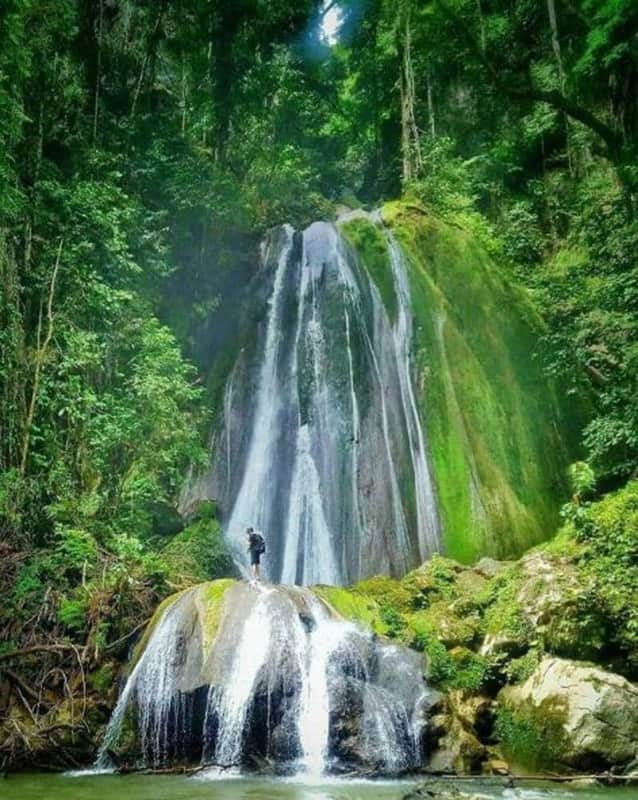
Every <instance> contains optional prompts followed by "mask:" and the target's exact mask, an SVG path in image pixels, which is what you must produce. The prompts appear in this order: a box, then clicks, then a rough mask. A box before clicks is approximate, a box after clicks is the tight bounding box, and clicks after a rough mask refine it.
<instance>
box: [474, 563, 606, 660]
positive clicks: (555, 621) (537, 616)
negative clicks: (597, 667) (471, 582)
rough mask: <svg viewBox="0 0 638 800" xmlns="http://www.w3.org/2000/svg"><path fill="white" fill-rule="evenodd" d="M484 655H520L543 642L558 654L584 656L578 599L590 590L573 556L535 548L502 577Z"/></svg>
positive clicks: (488, 626) (490, 616)
mask: <svg viewBox="0 0 638 800" xmlns="http://www.w3.org/2000/svg"><path fill="white" fill-rule="evenodd" d="M497 580H498V581H499V583H500V585H499V587H498V588H499V591H498V596H497V599H496V602H495V603H494V604H493V605H492V607H491V608H490V610H489V611H488V614H487V630H486V635H485V639H484V641H483V644H482V646H481V650H480V652H481V655H483V656H491V655H494V654H496V653H506V654H508V655H511V656H516V655H521V654H522V653H524V652H525V651H526V650H527V649H528V648H529V647H530V646H532V645H536V644H540V645H541V646H543V647H544V648H546V649H548V650H551V651H552V652H555V653H557V654H559V655H565V656H570V657H574V656H576V657H585V656H588V655H590V654H589V653H588V652H586V651H585V650H584V649H583V648H581V647H580V638H581V637H580V628H579V624H580V623H582V620H580V619H579V606H578V601H579V598H580V596H581V595H582V593H583V592H584V590H585V587H584V586H583V583H582V580H581V579H580V577H579V575H578V571H577V566H576V564H575V562H574V560H573V559H570V558H569V557H567V556H563V555H558V554H556V553H550V552H547V551H544V550H532V551H531V552H530V553H528V554H527V555H526V556H524V557H523V558H522V559H521V560H520V561H519V562H518V563H517V564H515V565H513V566H512V567H511V568H510V569H509V570H508V571H506V572H503V573H501V575H500V576H499V577H498V578H497Z"/></svg>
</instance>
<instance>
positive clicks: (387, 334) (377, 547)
mask: <svg viewBox="0 0 638 800" xmlns="http://www.w3.org/2000/svg"><path fill="white" fill-rule="evenodd" d="M369 221H370V223H371V224H375V225H378V226H379V229H380V231H381V233H382V239H383V241H385V242H386V247H387V258H388V269H389V270H391V276H390V280H391V284H392V286H393V289H394V293H395V296H396V305H397V312H396V317H395V318H394V319H391V318H390V315H389V313H388V310H387V309H386V307H385V305H384V302H383V300H382V298H381V294H380V292H379V290H378V288H377V286H376V284H375V283H374V281H373V280H372V279H371V277H370V274H369V273H368V270H367V268H366V265H365V264H364V263H362V262H361V261H360V259H359V258H358V257H357V256H356V255H355V253H354V251H353V250H352V248H351V247H350V246H349V245H348V244H347V242H346V240H345V239H344V238H343V236H342V235H341V233H340V231H339V228H338V226H336V225H334V224H331V223H327V222H316V223H313V224H312V225H310V226H309V227H308V228H307V229H306V230H304V231H303V232H302V233H295V232H294V231H293V229H292V228H290V227H289V226H284V227H283V228H281V229H277V230H276V231H274V232H273V233H271V234H270V236H269V237H268V238H267V240H266V241H265V242H264V244H263V246H262V260H261V266H260V269H259V275H258V279H257V283H256V285H255V287H254V294H255V296H256V297H257V298H259V300H258V301H255V305H254V306H253V308H254V312H252V313H254V314H255V315H257V316H258V317H261V321H260V323H259V325H258V327H257V328H256V329H255V332H256V337H255V341H254V345H253V347H252V349H250V351H249V352H248V353H247V352H242V353H241V354H240V357H239V360H238V362H237V364H236V368H235V369H233V371H232V374H231V378H230V379H229V381H228V383H227V390H226V393H225V395H224V404H223V418H224V420H223V430H222V431H221V435H220V436H219V437H218V440H217V441H218V446H217V448H216V453H215V462H214V464H213V467H212V473H211V478H210V480H209V482H208V484H209V486H210V491H211V493H212V496H214V497H216V498H217V499H220V498H221V499H222V514H223V519H224V528H225V533H226V537H227V540H228V541H229V543H230V545H231V547H232V550H233V554H234V556H235V558H236V560H237V562H238V564H239V565H240V568H242V569H243V571H244V573H245V574H247V571H248V564H247V553H246V542H245V530H246V528H247V527H249V526H252V527H255V528H257V529H258V530H261V531H262V532H263V533H264V535H265V538H266V542H267V553H266V556H265V559H264V561H265V563H264V571H265V575H266V577H267V578H268V579H270V580H273V581H274V582H277V583H286V584H300V585H312V584H315V583H327V584H333V585H344V584H348V583H351V582H353V581H356V580H358V579H360V578H362V577H366V576H368V575H371V574H376V573H385V574H388V573H389V574H395V575H400V574H404V573H405V572H406V571H408V570H409V569H411V568H413V567H415V566H416V565H418V564H420V563H421V562H422V561H423V560H424V559H425V558H427V557H428V556H430V555H432V553H434V552H437V551H438V550H439V521H438V513H437V508H436V500H435V492H434V488H433V479H432V475H431V470H430V467H429V463H428V452H427V440H426V437H425V434H424V431H423V428H422V425H421V421H420V417H419V405H418V404H417V400H416V393H415V389H414V365H413V363H412V358H411V349H412V346H413V344H412V312H411V305H410V303H411V300H410V286H409V270H408V265H407V263H406V260H405V258H404V256H403V253H402V251H401V248H400V246H399V244H398V243H397V241H396V240H395V239H394V237H393V236H392V234H391V233H390V232H389V231H387V230H386V229H385V228H383V226H382V223H381V221H380V219H379V218H378V217H375V216H370V217H369ZM260 304H262V305H261V309H262V312H261V313H260V312H259V307H260ZM263 310H265V314H264V313H263ZM237 420H241V423H242V425H243V427H244V428H245V430H246V431H248V432H249V435H247V436H244V437H243V439H244V441H243V444H242V442H240V441H236V440H237V439H238V437H237V436H234V437H231V435H230V429H231V427H232V428H233V430H234V431H235V430H236V429H237ZM231 450H232V452H231Z"/></svg>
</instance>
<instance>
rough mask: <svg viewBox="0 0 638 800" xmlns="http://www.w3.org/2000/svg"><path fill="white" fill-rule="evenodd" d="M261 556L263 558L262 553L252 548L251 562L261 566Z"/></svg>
mask: <svg viewBox="0 0 638 800" xmlns="http://www.w3.org/2000/svg"><path fill="white" fill-rule="evenodd" d="M260 558H261V553H260V552H259V551H258V550H251V551H250V563H251V564H252V565H253V566H255V567H258V566H259V560H260Z"/></svg>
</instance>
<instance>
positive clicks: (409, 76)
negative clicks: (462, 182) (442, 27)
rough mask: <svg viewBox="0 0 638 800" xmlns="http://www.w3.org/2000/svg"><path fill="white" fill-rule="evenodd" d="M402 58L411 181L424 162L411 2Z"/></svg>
mask: <svg viewBox="0 0 638 800" xmlns="http://www.w3.org/2000/svg"><path fill="white" fill-rule="evenodd" d="M404 9H405V18H404V20H403V25H402V29H403V30H402V59H401V81H400V86H401V142H402V150H403V181H404V183H409V182H410V181H412V180H413V179H414V178H416V177H417V176H418V174H419V173H420V171H421V167H422V164H423V161H422V158H421V145H420V141H419V130H418V128H417V124H416V116H415V111H414V100H415V87H414V67H413V64H412V26H411V19H410V16H411V14H410V12H411V8H410V4H409V2H408V3H406V4H405V5H404Z"/></svg>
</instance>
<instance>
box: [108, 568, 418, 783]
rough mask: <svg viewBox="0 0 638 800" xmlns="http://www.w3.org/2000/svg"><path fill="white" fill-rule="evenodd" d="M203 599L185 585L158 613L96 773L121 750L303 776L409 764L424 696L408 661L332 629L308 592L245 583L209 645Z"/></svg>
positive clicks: (155, 759) (414, 760) (403, 652)
mask: <svg viewBox="0 0 638 800" xmlns="http://www.w3.org/2000/svg"><path fill="white" fill-rule="evenodd" d="M205 593H206V585H205V584H204V585H203V586H199V587H194V588H193V589H190V590H188V591H187V592H185V593H183V594H182V595H181V596H179V597H178V598H177V599H176V600H175V601H174V603H173V604H172V605H171V606H170V607H169V608H167V609H166V610H165V611H164V612H163V613H162V615H161V617H160V619H159V620H158V622H157V624H156V625H155V627H154V630H153V632H152V635H151V637H150V639H149V642H148V644H147V646H146V649H145V650H144V652H143V654H142V655H141V657H140V659H139V661H138V662H137V664H136V666H135V667H134V669H133V671H132V673H131V675H130V677H129V679H128V681H127V684H126V687H125V689H124V691H123V693H122V695H121V697H120V700H119V702H118V705H117V708H116V710H115V712H114V713H113V715H112V718H111V721H110V723H109V727H108V730H107V732H106V735H105V738H104V744H103V745H102V749H101V751H100V756H99V759H98V766H99V767H100V768H104V767H106V766H107V765H108V764H109V763H110V760H111V759H112V758H116V759H117V758H118V757H119V756H118V753H119V754H121V753H122V751H124V752H126V753H127V757H129V758H134V759H135V760H136V761H137V762H138V763H141V764H146V765H150V766H153V767H155V768H159V767H162V766H165V765H167V764H170V763H174V762H178V763H179V762H184V761H185V762H193V761H195V762H200V763H202V764H204V765H213V766H215V767H217V768H223V769H228V768H249V767H251V766H252V767H254V766H255V764H259V763H270V764H273V765H275V767H276V769H277V770H278V771H281V772H284V773H289V772H297V773H299V772H301V773H303V774H305V775H308V776H311V777H313V776H314V777H319V776H320V775H322V774H324V773H325V772H336V773H339V772H352V771H356V770H366V771H369V770H371V769H372V770H375V771H376V772H378V773H380V774H390V775H392V774H398V773H401V772H405V771H407V770H410V769H414V768H416V767H417V766H418V764H419V763H420V753H421V747H422V742H421V740H422V732H423V725H424V722H425V708H426V705H427V703H428V700H429V697H430V692H429V690H428V689H427V688H426V687H425V685H424V683H423V679H422V674H421V663H420V657H419V655H418V654H417V653H414V652H412V651H409V650H407V649H406V648H403V647H399V646H397V645H393V644H390V643H386V642H383V641H381V640H377V639H375V637H374V636H373V634H371V633H370V632H368V631H365V630H364V629H362V628H360V627H359V626H357V625H355V624H353V623H350V622H346V621H344V620H342V619H341V618H339V617H337V616H336V615H335V614H334V612H333V611H332V610H331V609H330V607H329V606H327V605H325V604H324V603H323V601H321V600H320V599H319V598H317V597H316V596H315V595H314V594H313V593H312V591H311V590H309V589H302V588H298V587H288V588H286V587H273V586H262V585H250V584H243V583H238V584H236V585H235V586H233V587H232V588H231V589H229V590H228V591H227V592H226V595H225V597H224V599H223V601H222V607H221V609H218V611H219V612H220V623H219V630H218V631H217V635H216V636H215V638H214V640H213V641H212V642H211V643H208V644H207V643H206V624H207V623H206V621H205V620H206V606H205V602H206V601H205V597H206V595H205ZM202 609H204V613H203V614H202ZM131 730H135V737H134V738H135V741H136V743H137V744H136V747H133V748H132V749H131V744H130V732H131ZM122 742H124V745H122Z"/></svg>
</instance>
